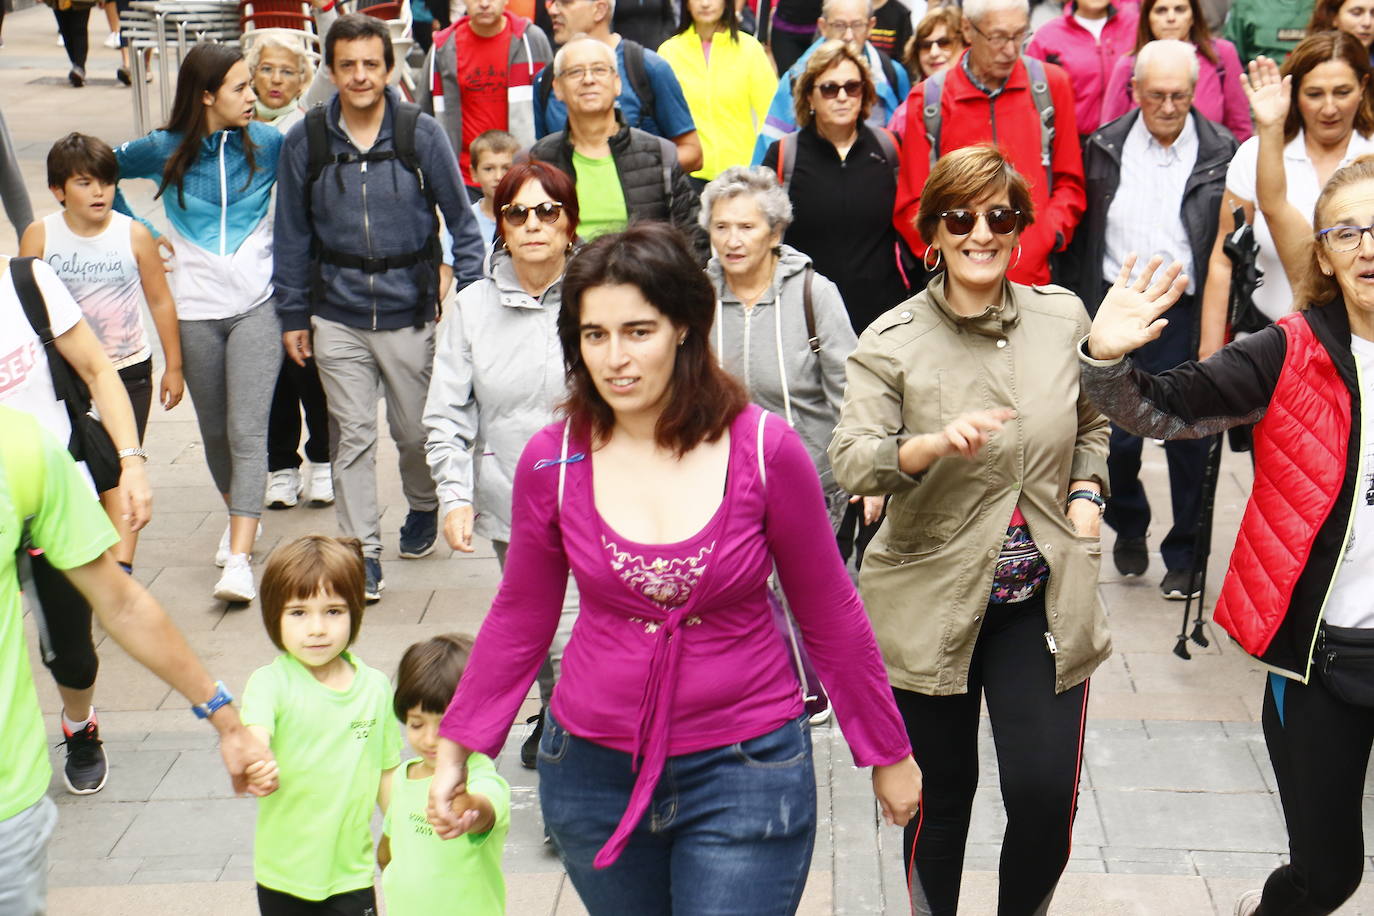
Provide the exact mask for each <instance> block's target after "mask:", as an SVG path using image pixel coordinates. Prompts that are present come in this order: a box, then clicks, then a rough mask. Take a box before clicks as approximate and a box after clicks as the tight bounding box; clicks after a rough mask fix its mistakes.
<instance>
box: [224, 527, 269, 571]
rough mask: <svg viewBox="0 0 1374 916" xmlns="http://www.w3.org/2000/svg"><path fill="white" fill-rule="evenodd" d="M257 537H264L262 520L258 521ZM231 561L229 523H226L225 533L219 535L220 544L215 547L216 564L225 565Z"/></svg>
mask: <svg viewBox="0 0 1374 916" xmlns="http://www.w3.org/2000/svg"><path fill="white" fill-rule="evenodd" d="M257 537H262V522H258V533H257ZM228 562H229V523H228V522H225V523H224V533H223V534H221V535H220V536H219V546H218V547H216V548H215V565H216V566H220V567H222V566H224V564H225V563H228Z"/></svg>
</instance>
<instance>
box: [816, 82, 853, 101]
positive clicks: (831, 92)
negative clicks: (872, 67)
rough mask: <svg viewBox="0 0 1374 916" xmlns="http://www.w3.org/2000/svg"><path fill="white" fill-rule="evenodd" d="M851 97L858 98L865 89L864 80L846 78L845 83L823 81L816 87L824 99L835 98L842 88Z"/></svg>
mask: <svg viewBox="0 0 1374 916" xmlns="http://www.w3.org/2000/svg"><path fill="white" fill-rule="evenodd" d="M841 89H843V90H844V94H845V95H847V96H849V98H851V99H857V98H858V97H859V95H860V94H861V93H862V92H863V91H864V84H863V80H846V81H845V82H843V83H821V84H820V85H818V86H817V87H816V91H817V92H819V93H820V94H821V98H823V99H833V98H835V97H836V96H838V95H839V94H840V90H841Z"/></svg>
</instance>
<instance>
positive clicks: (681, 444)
mask: <svg viewBox="0 0 1374 916" xmlns="http://www.w3.org/2000/svg"><path fill="white" fill-rule="evenodd" d="M622 284H628V285H630V286H634V287H636V288H638V289H639V291H640V293H641V294H642V295H643V296H644V298H645V299H647V300H648V301H649V302H651V303H652V304H653V306H654V307H655V308H656V309H658V310H659V311H660V312H662V313H663V316H664V317H665V318H667V319H668V320H669V321H670V322H672V324H673V326H674V327H676V328H677V329H679V330H681V331H686V332H687V333H686V337H685V338H684V339H683V342H682V345H681V346H679V347H677V348H676V351H675V359H674V362H673V374H672V379H671V381H670V382H669V389H668V404H667V406H666V407H665V408H664V410H663V413H662V414H660V415H659V418H658V424H657V426H656V427H655V429H654V439H655V441H656V442H657V443H658V445H659V446H660V447H662V448H667V449H672V450H673V452H674V453H676V454H677V455H679V456H681V455H684V454H686V453H687V452H690V451H691V450H692V449H694V448H696V447H697V446H698V445H700V444H701V443H702V442H715V441H716V440H717V439H719V438H720V437H721V434H723V433H724V432H725V431H726V430H727V429H729V427H730V423H731V422H732V421H733V420H734V419H735V417H736V416H738V414H739V412H740V411H741V410H743V409H744V407H745V405H746V404H748V402H749V398H748V396H747V395H746V394H745V392H744V388H743V386H741V385H740V383H739V382H737V381H736V380H735V378H734V376H732V375H730V374H729V373H728V372H726V371H725V370H724V369H722V368H721V367H720V364H719V363H717V362H716V357H715V355H714V354H713V353H712V352H711V342H710V338H711V322H712V321H713V319H714V318H715V302H716V296H715V291H714V290H713V289H712V288H711V281H710V280H709V279H707V277H706V273H705V271H703V270H702V269H701V265H700V264H698V263H697V262H696V259H695V258H693V257H692V254H691V252H690V251H689V250H688V247H687V242H686V240H684V239H683V237H682V234H681V233H679V232H678V231H677V230H676V229H674V228H673V227H672V226H670V225H668V224H667V223H658V222H642V223H634V224H632V225H631V226H630V227H629V228H628V229H626V230H625V231H624V232H617V233H612V234H610V235H603V236H601V238H599V239H597V240H596V241H594V242H592V243H591V244H589V245H587V246H586V247H584V248H582V249H581V250H580V251H578V253H577V254H575V255H573V257H572V260H571V261H569V262H568V269H567V271H565V272H564V274H563V308H562V310H561V311H560V312H559V314H558V337H559V340H561V341H562V343H563V361H564V363H565V365H566V366H567V372H568V397H567V398H566V399H565V400H564V401H563V404H562V405H561V406H562V409H563V410H564V411H565V412H566V413H567V414H568V416H569V418H570V419H571V420H572V423H573V426H574V428H576V429H577V430H578V431H579V432H580V433H586V434H588V435H590V436H591V437H592V439H593V441H595V442H598V443H600V442H605V441H606V440H607V439H608V438H609V437H610V435H611V431H612V430H613V429H614V427H615V415H614V413H613V412H612V411H611V406H610V405H609V404H607V403H606V401H605V400H604V399H603V398H602V397H601V394H600V393H599V392H598V391H597V390H596V383H595V382H594V381H593V380H592V377H591V373H590V372H589V371H588V369H587V366H586V363H584V362H583V361H582V297H583V295H584V294H585V293H586V292H587V290H589V289H592V288H594V287H598V286H619V285H622Z"/></svg>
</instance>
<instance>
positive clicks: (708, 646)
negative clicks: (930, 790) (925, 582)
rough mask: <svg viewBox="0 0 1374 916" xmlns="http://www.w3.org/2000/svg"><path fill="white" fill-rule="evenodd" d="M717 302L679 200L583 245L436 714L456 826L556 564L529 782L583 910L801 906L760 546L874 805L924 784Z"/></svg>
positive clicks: (790, 692) (848, 594) (788, 739)
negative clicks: (719, 354)
mask: <svg viewBox="0 0 1374 916" xmlns="http://www.w3.org/2000/svg"><path fill="white" fill-rule="evenodd" d="M714 309H715V296H714V295H713V293H712V288H711V284H710V282H709V281H707V279H706V276H705V274H703V273H702V271H701V268H700V267H699V266H698V265H697V264H696V262H695V260H694V259H693V257H692V255H691V254H690V253H689V251H688V250H687V247H686V244H685V242H684V240H683V239H682V237H681V235H679V234H678V233H677V231H676V230H674V229H673V228H671V227H670V226H666V225H663V224H658V223H643V224H638V225H634V226H631V227H630V228H629V229H628V230H626V231H625V232H623V233H617V234H612V235H605V236H602V237H601V238H599V239H597V240H596V241H594V242H592V243H591V244H590V245H588V246H587V247H586V248H585V249H583V250H582V251H580V252H579V253H578V254H577V255H575V256H574V257H573V259H572V261H571V262H570V264H569V265H568V269H567V273H566V275H565V277H564V280H563V311H562V315H561V317H560V321H559V331H560V336H561V337H562V340H563V347H564V358H565V361H566V363H567V366H568V376H569V388H570V389H571V394H570V395H569V398H568V400H567V402H566V404H565V407H566V411H567V415H568V418H567V419H566V420H564V421H560V422H558V423H554V424H551V425H549V426H547V427H545V428H544V429H543V430H541V431H540V432H538V433H536V434H535V435H534V437H533V438H532V439H531V440H530V442H529V445H528V446H526V448H525V452H524V454H523V455H522V456H521V459H520V463H519V466H518V468H517V470H516V477H515V495H514V511H513V514H512V519H513V530H512V537H511V544H510V552H509V554H508V555H507V558H506V569H505V575H504V578H503V579H502V580H501V590H500V592H499V593H498V594H497V596H496V601H495V602H494V603H493V605H492V608H491V611H490V613H489V614H488V615H487V618H486V622H485V623H484V624H483V625H482V630H481V633H480V634H479V635H478V637H477V643H476V646H475V647H474V649H473V652H472V660H471V662H470V663H469V666H468V670H467V674H466V675H465V676H464V677H463V680H462V681H461V682H460V684H459V686H458V692H457V693H456V694H455V695H454V699H453V703H452V704H451V705H450V706H449V709H448V712H447V713H445V716H444V720H443V723H442V725H441V727H440V734H441V735H442V740H441V741H440V745H439V751H438V763H437V767H436V773H435V775H434V782H433V787H432V790H431V795H430V820H431V822H432V823H433V824H434V826H435V829H436V831H437V832H438V834H439V835H440V836H442V837H445V838H447V837H451V836H455V835H457V833H458V832H460V830H461V825H460V824H459V823H458V821H457V819H456V818H454V817H453V815H452V814H451V812H450V804H451V799H452V797H453V793H454V792H455V790H457V789H458V788H459V787H461V786H462V784H463V780H464V775H463V774H464V765H465V764H464V762H465V761H466V759H467V757H468V756H469V755H470V753H471V752H472V751H480V752H482V753H485V754H487V755H488V756H490V755H491V754H492V753H494V752H498V751H499V749H500V747H501V746H502V743H503V742H504V741H505V737H506V733H507V731H508V730H509V729H510V724H511V721H512V719H513V718H514V717H515V712H516V710H517V709H518V708H519V706H520V703H521V702H522V700H523V698H524V696H525V694H526V691H527V690H528V688H529V684H530V681H531V680H532V679H533V678H534V674H535V670H536V668H538V666H539V662H540V660H541V659H542V657H543V655H544V652H545V651H546V650H547V649H548V646H549V641H550V639H551V638H552V637H553V633H554V630H555V628H556V626H557V622H558V616H559V605H560V603H561V601H562V597H563V588H564V585H565V583H566V580H567V575H568V572H569V570H571V571H572V574H573V576H574V578H575V579H576V580H577V586H578V590H579V592H580V593H581V611H580V615H579V617H578V620H577V625H576V627H575V628H574V630H573V635H572V640H571V641H570V642H569V643H568V647H567V651H566V653H565V654H564V656H563V670H562V678H561V680H560V681H559V683H558V689H557V690H555V691H554V694H553V700H552V702H551V703H550V706H549V710H548V713H547V714H546V716H545V719H544V733H543V736H542V737H541V739H540V745H539V753H538V769H539V795H540V803H541V807H542V809H543V815H544V824H545V827H546V829H547V830H548V831H549V834H550V836H551V837H552V840H553V844H554V847H555V848H556V849H557V850H558V853H559V856H560V857H561V858H562V860H563V864H564V866H565V867H566V869H567V871H568V874H569V875H570V876H571V878H572V881H573V885H574V886H575V887H576V888H577V891H578V894H579V895H580V896H581V898H582V902H583V904H585V905H586V907H587V909H588V910H589V911H590V912H591V914H592V916H621V914H625V913H666V912H669V911H672V910H680V911H690V912H738V913H750V914H762V916H770V914H771V916H784V914H790V913H794V912H795V911H796V908H797V905H798V903H799V901H800V899H801V894H802V890H803V888H804V886H805V884H806V875H807V871H808V868H809V864H810V860H811V851H812V847H813V844H814V840H815V832H816V795H815V774H814V772H813V767H812V760H811V739H810V734H809V730H808V717H807V715H806V713H805V711H804V709H803V703H802V690H801V685H800V684H799V681H798V675H797V671H796V667H795V664H794V661H793V647H792V645H791V644H789V643H788V642H787V640H786V638H785V637H784V635H783V630H781V629H780V628H779V627H778V625H777V624H776V623H775V622H774V621H775V618H774V607H775V604H774V602H775V600H776V599H772V598H771V595H772V593H771V591H770V590H769V587H768V580H769V577H770V576H771V575H772V574H773V571H774V569H775V568H776V569H777V572H778V575H779V577H780V579H781V581H782V585H783V588H784V590H785V591H786V593H787V598H788V600H789V602H790V604H791V607H792V611H793V613H794V615H795V616H796V619H797V623H798V625H799V628H800V631H801V638H802V640H803V641H804V642H805V645H806V649H807V650H808V652H809V653H810V654H811V658H812V660H813V662H814V663H815V666H816V669H817V671H818V672H819V675H820V678H821V679H822V681H824V683H825V684H826V686H827V688H830V687H831V685H832V684H833V685H834V686H833V688H832V689H831V694H832V696H831V698H832V699H833V700H834V705H835V712H836V714H837V715H838V716H839V720H840V723H841V725H842V726H843V728H844V734H845V737H846V738H847V739H848V741H849V743H850V747H851V748H852V750H853V754H854V761H855V763H856V764H857V765H859V766H872V767H873V789H874V793H875V794H876V795H877V797H878V800H879V803H880V804H881V807H882V810H883V813H884V815H885V816H886V817H887V819H888V821H889V822H891V823H901V824H904V823H906V822H907V821H908V820H910V818H911V817H912V816H913V815H914V814H915V811H916V806H917V803H918V800H919V797H920V773H919V771H918V770H917V769H916V766H915V764H914V763H913V762H912V760H911V749H910V744H909V742H908V741H907V738H906V734H905V733H904V732H903V729H902V722H901V718H900V717H899V716H898V714H897V709H896V706H895V705H894V703H893V701H892V694H891V693H890V692H889V690H888V687H887V682H886V678H884V676H883V668H882V660H881V658H880V657H879V655H878V648H877V645H876V644H875V643H874V641H873V633H872V630H871V629H870V628H869V625H868V621H867V619H866V618H865V617H864V612H863V605H862V604H861V603H860V602H859V599H858V595H857V594H856V593H855V591H854V587H853V585H852V584H851V583H850V581H849V577H848V575H847V574H846V572H845V569H844V565H843V563H841V561H840V557H839V553H838V551H837V550H836V549H835V546H834V542H833V541H832V540H830V539H829V538H827V537H823V536H821V537H818V535H820V534H822V533H823V532H826V531H828V530H829V525H830V522H829V516H828V514H827V511H826V505H825V499H824V496H823V494H822V492H821V486H820V481H819V479H818V477H817V475H816V468H815V465H814V464H812V462H811V458H810V456H809V455H808V453H807V451H806V447H805V446H804V445H803V444H802V441H801V437H800V436H799V435H798V434H797V433H796V432H795V431H793V430H792V429H791V427H789V426H788V425H787V424H786V423H785V422H784V421H783V420H782V418H780V417H777V416H773V415H770V414H767V413H765V412H764V411H762V410H760V409H759V408H758V407H755V406H752V405H748V404H747V403H746V400H745V395H744V392H743V390H742V389H741V388H740V386H739V385H738V383H736V382H735V381H733V380H732V379H731V378H730V376H729V375H727V374H726V373H725V372H724V371H723V370H722V369H720V368H719V367H718V366H717V365H716V360H715V357H714V356H713V355H712V353H711V350H710V346H709V343H708V341H709V336H708V335H709V332H710V330H711V319H712V314H713V312H714ZM650 811H652V814H650ZM779 811H782V812H784V814H783V815H782V816H781V817H780V816H779ZM669 812H671V813H669Z"/></svg>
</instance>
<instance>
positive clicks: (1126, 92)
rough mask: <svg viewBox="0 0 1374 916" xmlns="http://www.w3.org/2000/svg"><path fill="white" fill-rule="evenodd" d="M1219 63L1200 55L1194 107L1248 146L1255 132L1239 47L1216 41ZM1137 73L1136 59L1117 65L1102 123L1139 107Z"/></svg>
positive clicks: (1127, 58)
mask: <svg viewBox="0 0 1374 916" xmlns="http://www.w3.org/2000/svg"><path fill="white" fill-rule="evenodd" d="M1212 50H1213V52H1215V53H1216V55H1217V62H1216V63H1212V62H1211V61H1210V60H1208V59H1207V58H1206V57H1204V56H1203V54H1202V52H1201V51H1199V52H1198V53H1197V66H1198V73H1197V87H1196V88H1195V89H1194V90H1193V107H1194V108H1196V109H1197V111H1198V114H1200V115H1202V116H1203V117H1204V118H1206V119H1207V120H1209V121H1215V122H1216V123H1217V124H1220V125H1222V126H1223V127H1225V128H1226V129H1227V130H1229V131H1230V132H1231V133H1232V135H1234V136H1235V138H1236V142H1237V143H1244V142H1245V141H1246V140H1248V139H1250V135H1251V134H1253V133H1254V132H1255V125H1254V124H1253V123H1252V122H1251V120H1250V103H1249V102H1248V101H1246V99H1245V90H1244V89H1243V88H1242V87H1241V84H1240V75H1241V73H1243V72H1244V71H1243V70H1242V69H1241V63H1240V55H1239V54H1237V53H1236V46H1235V45H1233V44H1231V42H1229V41H1227V40H1226V39H1224V38H1213V39H1212ZM1134 70H1135V55H1134V54H1127V55H1126V56H1124V57H1122V58H1121V59H1120V60H1118V61H1117V62H1116V66H1115V67H1114V68H1113V69H1112V75H1111V78H1110V79H1109V80H1107V91H1106V94H1105V95H1104V96H1103V99H1102V123H1103V124H1106V123H1107V122H1108V121H1114V120H1116V119H1117V118H1119V117H1121V116H1122V115H1124V114H1125V113H1126V112H1128V111H1130V110H1131V109H1133V108H1135V107H1136V104H1135V99H1134V98H1133V97H1132V96H1131V74H1132V72H1133V71H1134Z"/></svg>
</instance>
